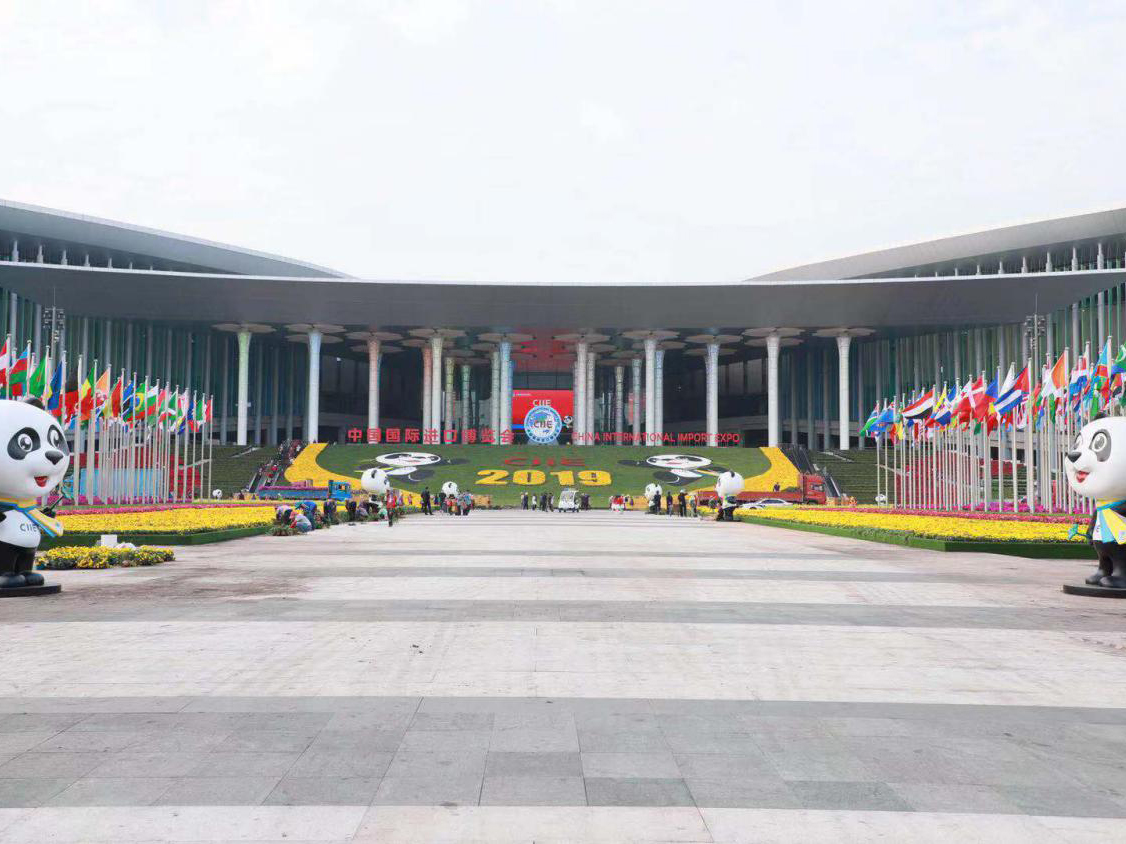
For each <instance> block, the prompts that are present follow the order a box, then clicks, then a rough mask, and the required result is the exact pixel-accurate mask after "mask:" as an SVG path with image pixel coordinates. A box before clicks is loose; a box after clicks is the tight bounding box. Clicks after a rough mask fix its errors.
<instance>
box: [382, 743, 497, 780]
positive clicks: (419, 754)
mask: <svg viewBox="0 0 1126 844" xmlns="http://www.w3.org/2000/svg"><path fill="white" fill-rule="evenodd" d="M485 757H486V753H485V751H483V750H459V751H447V752H433V753H430V752H426V751H420V750H400V751H399V752H398V753H396V754H395V757H394V759H392V760H391V766H390V767H389V768H388V769H387V773H386V774H384V776H387V777H398V778H402V779H421V778H425V777H428V776H433V777H449V776H476V777H477V778H478V779H480V778H481V777H483V776H484V775H485Z"/></svg>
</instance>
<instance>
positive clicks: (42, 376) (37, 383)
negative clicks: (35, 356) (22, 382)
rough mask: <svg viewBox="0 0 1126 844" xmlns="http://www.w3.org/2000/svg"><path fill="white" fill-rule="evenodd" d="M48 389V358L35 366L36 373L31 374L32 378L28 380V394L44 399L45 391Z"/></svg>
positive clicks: (40, 360)
mask: <svg viewBox="0 0 1126 844" xmlns="http://www.w3.org/2000/svg"><path fill="white" fill-rule="evenodd" d="M46 389H47V358H45V357H42V358H40V359H39V363H37V364H36V365H35V371H34V372H32V373H31V377H29V378H28V379H27V394H28V395H29V396H35V397H36V398H42V397H43V393H44V391H46Z"/></svg>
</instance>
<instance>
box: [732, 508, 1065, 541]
mask: <svg viewBox="0 0 1126 844" xmlns="http://www.w3.org/2000/svg"><path fill="white" fill-rule="evenodd" d="M748 515H750V516H751V517H753V518H755V519H769V520H771V521H777V522H796V523H799V524H807V525H822V526H825V527H843V528H859V529H865V528H868V529H875V530H885V531H894V532H897V533H905V534H906V533H909V534H913V535H915V536H925V537H931V538H936V539H980V540H994V541H997V542H1065V541H1067V532H1068V525H1066V524H1058V523H1051V522H1022V521H1015V520H1011V521H1010V520H1005V521H1002V520H990V519H966V518H959V517H958V516H939V515H934V516H914V515H906V514H903V513H897V512H895V511H894V510H885V511H879V512H866V513H857V512H851V511H839V510H817V509H813V508H809V509H806V508H801V507H779V508H777V509H765V510H754V511H752V512H751V513H749V514H748Z"/></svg>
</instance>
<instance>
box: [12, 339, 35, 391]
mask: <svg viewBox="0 0 1126 844" xmlns="http://www.w3.org/2000/svg"><path fill="white" fill-rule="evenodd" d="M30 363H31V344H30V343H28V344H27V346H25V347H24V350H23V354H22V355H20V356H19V357H18V358H17V359H16V361H15V362H14V363H13V364H12V365H11V367H10V368H9V369H8V394H9V395H10V396H12V398H16V397H18V396H22V395H23V394H24V393H25V392H26V391H27V368H28V365H29V364H30Z"/></svg>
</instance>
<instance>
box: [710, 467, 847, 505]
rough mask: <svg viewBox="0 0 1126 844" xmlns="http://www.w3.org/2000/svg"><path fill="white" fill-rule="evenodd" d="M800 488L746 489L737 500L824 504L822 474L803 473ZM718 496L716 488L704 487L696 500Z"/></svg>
mask: <svg viewBox="0 0 1126 844" xmlns="http://www.w3.org/2000/svg"><path fill="white" fill-rule="evenodd" d="M800 484H801V486H800V488H799V489H788V490H780V491H778V492H774V491H773V490H765V491H761V490H744V491H743V492H740V493H739V494H738V495H737V496H735V498H736V500H738V501H740V502H744V501H759V500H761V499H763V498H777V499H780V500H782V501H790V502H792V503H794V504H824V503H825V479H824V478H822V477H821V476H820V475H815V474H803V475H802V476H801V480H800ZM715 497H716V495H715V490H714V489H704V490H700V492H698V493H696V500H697V501H699V502H700V503H701V504H704V503H706V502H708V501H711V500H712V499H714V498H715Z"/></svg>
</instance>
